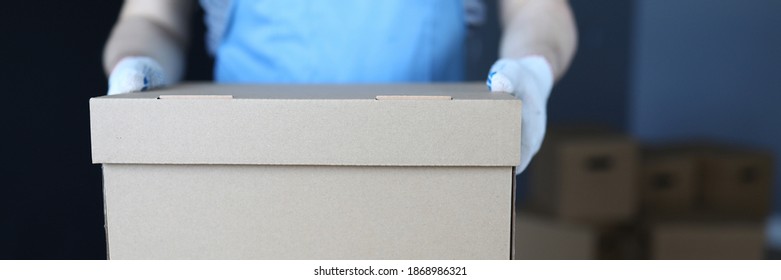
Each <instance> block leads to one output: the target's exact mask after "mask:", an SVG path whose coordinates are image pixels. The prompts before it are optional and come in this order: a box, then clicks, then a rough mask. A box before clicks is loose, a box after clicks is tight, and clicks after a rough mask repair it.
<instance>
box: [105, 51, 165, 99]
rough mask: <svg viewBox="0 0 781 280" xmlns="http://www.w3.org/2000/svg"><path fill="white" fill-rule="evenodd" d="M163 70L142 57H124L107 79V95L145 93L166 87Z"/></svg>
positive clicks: (158, 65) (152, 60)
mask: <svg viewBox="0 0 781 280" xmlns="http://www.w3.org/2000/svg"><path fill="white" fill-rule="evenodd" d="M167 84H168V82H167V80H166V78H165V73H164V72H163V68H162V67H161V66H160V64H159V63H157V61H155V60H154V59H152V58H149V57H144V56H130V57H125V58H123V59H122V60H120V61H119V63H117V65H116V66H114V69H113V70H111V75H110V76H109V78H108V95H112V94H120V93H128V92H136V91H145V90H149V89H152V88H156V87H162V86H165V85H167Z"/></svg>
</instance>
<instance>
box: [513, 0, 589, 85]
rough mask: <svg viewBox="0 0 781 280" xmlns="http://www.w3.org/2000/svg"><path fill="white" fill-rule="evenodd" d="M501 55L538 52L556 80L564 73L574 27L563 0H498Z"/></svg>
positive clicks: (574, 37) (574, 42) (571, 53)
mask: <svg viewBox="0 0 781 280" xmlns="http://www.w3.org/2000/svg"><path fill="white" fill-rule="evenodd" d="M501 23H502V26H503V28H504V32H503V34H502V42H501V45H500V49H499V57H501V58H523V57H528V56H534V55H539V56H542V57H544V58H545V59H546V60H547V61H548V63H549V64H550V66H551V70H552V72H553V74H554V77H555V79H556V80H558V79H559V78H561V76H562V75H563V74H564V72H566V70H567V68H568V67H569V64H570V62H571V61H572V57H573V56H574V55H575V48H576V46H577V29H576V28H575V20H574V18H573V16H572V11H571V9H570V7H569V3H568V1H567V0H502V2H501Z"/></svg>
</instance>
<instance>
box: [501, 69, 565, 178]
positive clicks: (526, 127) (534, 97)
mask: <svg viewBox="0 0 781 280" xmlns="http://www.w3.org/2000/svg"><path fill="white" fill-rule="evenodd" d="M486 84H487V85H488V89H489V90H490V91H491V92H508V93H510V94H512V95H514V96H515V97H517V98H519V99H521V100H522V101H523V110H522V111H523V116H522V121H521V164H520V165H518V167H517V168H516V169H515V172H516V174H517V173H521V172H522V171H523V170H524V169H526V167H527V166H528V165H529V162H531V159H532V157H533V156H534V155H535V154H537V151H539V150H540V146H541V145H542V140H543V138H544V137H545V124H546V122H547V113H546V107H547V104H548V96H550V92H551V89H552V88H553V71H552V70H551V66H550V64H549V63H548V61H547V60H546V59H545V58H544V57H542V56H529V57H524V58H521V59H506V58H503V59H500V60H498V61H496V62H495V63H494V65H493V66H492V67H491V71H490V72H489V74H488V80H487V81H486Z"/></svg>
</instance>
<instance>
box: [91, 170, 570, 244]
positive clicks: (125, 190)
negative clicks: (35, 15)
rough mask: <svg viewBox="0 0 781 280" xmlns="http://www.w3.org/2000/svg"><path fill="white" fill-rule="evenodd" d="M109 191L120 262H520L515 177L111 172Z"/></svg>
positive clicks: (111, 234)
mask: <svg viewBox="0 0 781 280" xmlns="http://www.w3.org/2000/svg"><path fill="white" fill-rule="evenodd" d="M104 180H105V191H106V209H107V225H108V227H107V228H108V243H109V248H110V250H109V253H110V258H111V259H508V258H509V256H510V252H511V251H510V250H511V248H510V240H511V238H512V237H511V224H512V221H511V218H512V217H511V213H512V197H511V195H512V191H513V189H512V180H513V173H512V167H346V166H343V167H337V166H253V165H124V164H105V165H104ZM521 220H523V219H521ZM563 239H564V240H566V239H567V238H563ZM522 251H523V250H519V251H518V252H522Z"/></svg>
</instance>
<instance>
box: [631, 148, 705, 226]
mask: <svg viewBox="0 0 781 280" xmlns="http://www.w3.org/2000/svg"><path fill="white" fill-rule="evenodd" d="M640 176H641V177H640V197H641V198H640V201H641V209H642V212H643V213H644V214H646V215H651V216H658V215H675V214H680V213H686V212H689V211H692V210H693V209H694V208H695V204H696V203H695V202H696V200H697V198H698V194H699V191H700V190H699V189H698V187H699V184H700V180H699V176H700V170H699V164H698V160H697V157H694V156H691V155H687V154H677V153H668V152H665V151H660V150H658V149H646V150H645V151H644V153H643V160H642V164H641V170H640Z"/></svg>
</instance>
